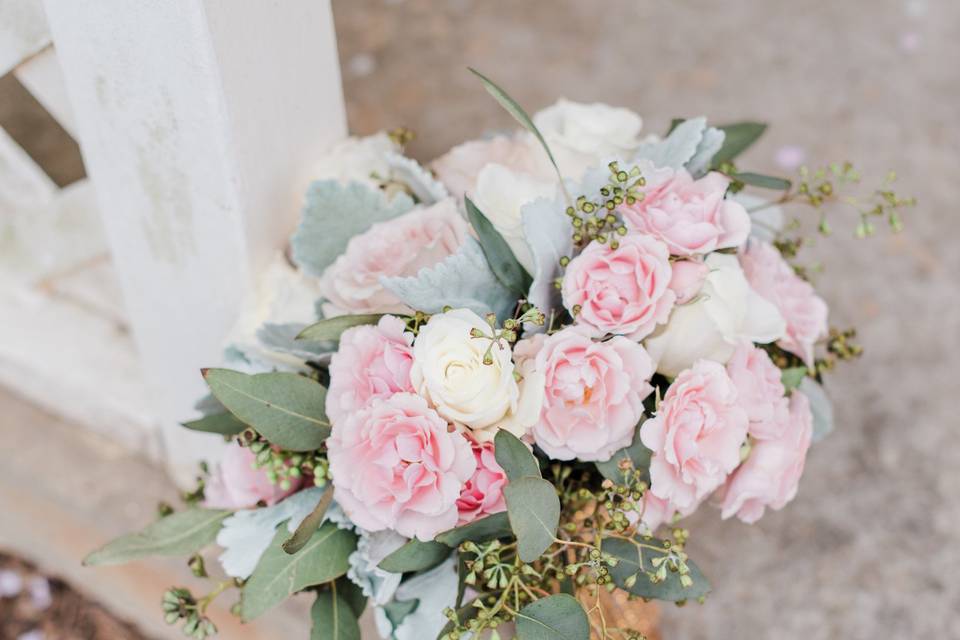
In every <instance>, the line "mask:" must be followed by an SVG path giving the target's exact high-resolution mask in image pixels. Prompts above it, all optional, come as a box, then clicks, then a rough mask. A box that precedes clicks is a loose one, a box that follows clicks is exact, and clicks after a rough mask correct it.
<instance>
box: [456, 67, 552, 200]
mask: <svg viewBox="0 0 960 640" xmlns="http://www.w3.org/2000/svg"><path fill="white" fill-rule="evenodd" d="M468 69H469V70H470V73H472V74H473V75H475V76H477V77H478V78H480V82H482V83H483V87H484V88H485V89H486V90H487V93H489V94H490V95H491V96H493V99H494V100H496V101H497V102H499V103H500V106H501V107H503V108H504V109H506V111H507V113H509V114H510V115H511V116H513V118H514V119H515V120H516V121H517V122H519V123H520V124H521V126H523V128H524V129H526V130H527V131H529V132H530V133H532V134H533V135H534V136H535V137H536V138H537V140H539V141H540V144H541V146H543V150H544V151H546V152H547V157H548V158H550V163H551V164H552V165H553V168H554V169H556V171H557V178H559V179H560V184H563V176H562V175H561V174H560V167H558V166H557V161H556V160H554V158H553V153H552V152H551V151H550V147H549V146H548V145H547V141H546V140H544V138H543V135H542V134H541V133H540V130H539V129H537V125H535V124H533V120H532V119H531V118H530V116H528V115H527V112H526V111H524V110H523V107H521V106H520V105H519V104H518V103H517V101H516V100H514V99H513V98H511V97H510V96H509V95H508V94H507V92H506V91H504V90H503V89H501V88H500V87H499V86H497V85H496V83H494V82H493V80H491V79H490V78H488V77H486V76H485V75H483V74H482V73H480V72H479V71H477V70H476V69H473V68H471V67H468Z"/></svg>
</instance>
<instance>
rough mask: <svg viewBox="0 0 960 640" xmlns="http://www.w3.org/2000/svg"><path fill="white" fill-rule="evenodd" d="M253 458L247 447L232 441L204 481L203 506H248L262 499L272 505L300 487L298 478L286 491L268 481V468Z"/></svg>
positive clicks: (230, 507) (233, 507) (210, 507)
mask: <svg viewBox="0 0 960 640" xmlns="http://www.w3.org/2000/svg"><path fill="white" fill-rule="evenodd" d="M256 458H257V457H256V456H255V455H254V454H253V452H252V451H250V449H248V448H247V447H241V446H240V445H239V444H237V443H236V442H233V443H231V444H230V446H228V447H227V449H226V450H225V451H224V452H223V457H222V458H221V459H220V464H219V465H217V469H216V471H215V472H214V473H212V474H210V477H209V478H208V480H207V484H206V487H205V488H204V501H203V505H204V506H205V507H207V508H209V509H249V508H251V507H255V506H257V504H259V503H261V502H263V503H264V504H266V505H272V504H276V503H277V502H280V501H281V500H283V499H284V498H286V497H287V496H288V495H290V494H291V493H293V492H294V491H296V490H297V489H299V488H300V479H299V478H293V479H292V480H293V482H291V485H290V488H289V489H286V490H284V489H281V488H280V485H279V484H278V483H272V482H270V480H269V478H267V470H266V469H258V468H256V467H255V466H254V463H255V462H256Z"/></svg>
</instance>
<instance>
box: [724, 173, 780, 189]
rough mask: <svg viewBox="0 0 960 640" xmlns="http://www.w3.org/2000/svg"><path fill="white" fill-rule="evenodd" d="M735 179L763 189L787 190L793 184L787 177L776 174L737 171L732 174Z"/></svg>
mask: <svg viewBox="0 0 960 640" xmlns="http://www.w3.org/2000/svg"><path fill="white" fill-rule="evenodd" d="M730 177H731V178H733V179H734V180H739V181H740V182H742V183H743V184H748V185H750V186H751V187H759V188H761V189H773V190H775V191H786V190H787V189H789V188H790V185H791V184H792V183H791V182H790V181H789V180H787V179H786V178H777V177H776V176H766V175H763V174H762V173H750V172H744V173H735V174H733V175H732V176H730Z"/></svg>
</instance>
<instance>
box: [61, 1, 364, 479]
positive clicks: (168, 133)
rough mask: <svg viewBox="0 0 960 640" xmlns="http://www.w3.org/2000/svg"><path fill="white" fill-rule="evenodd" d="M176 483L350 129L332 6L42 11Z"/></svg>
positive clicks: (72, 4) (109, 6)
mask: <svg viewBox="0 0 960 640" xmlns="http://www.w3.org/2000/svg"><path fill="white" fill-rule="evenodd" d="M45 6H46V10H47V15H48V18H49V21H50V27H51V31H52V33H53V37H54V40H55V41H56V43H57V51H58V55H59V56H60V61H61V64H62V67H63V71H64V76H65V78H66V84H67V91H68V93H69V95H70V101H71V104H72V105H73V107H74V115H75V118H76V130H77V133H78V139H79V141H80V144H81V148H82V150H83V154H84V160H85V164H86V167H87V172H88V175H89V176H90V177H91V179H92V180H93V184H94V186H95V187H96V190H97V196H98V201H99V208H100V210H101V212H102V216H103V220H104V226H105V229H106V234H107V238H108V242H109V244H110V247H111V249H112V253H113V259H114V262H115V264H116V266H117V269H118V274H119V277H120V282H121V287H122V289H123V292H124V297H125V299H126V304H127V309H128V316H129V319H130V321H131V325H132V327H133V331H134V336H135V339H136V343H137V345H138V348H139V351H140V353H141V354H142V367H143V371H144V372H145V377H146V379H147V384H148V385H149V388H150V390H151V399H152V400H153V408H154V409H155V411H156V412H157V415H158V416H159V417H160V419H161V421H162V423H163V425H164V442H165V445H166V447H167V449H168V451H169V452H170V453H171V462H172V463H173V466H172V469H171V470H172V471H173V472H174V475H175V477H178V478H180V479H182V480H183V479H186V480H189V479H190V478H191V476H192V475H193V472H194V470H195V466H194V459H196V458H198V457H208V455H209V453H210V451H211V450H210V447H211V444H212V443H213V441H212V439H210V438H209V437H203V436H198V435H197V434H192V433H189V432H187V431H186V430H184V429H182V428H180V427H178V426H177V424H176V423H177V422H178V421H180V420H183V419H184V418H187V417H189V415H190V413H191V407H192V404H193V402H194V400H195V399H196V398H197V397H199V396H200V395H201V394H202V393H203V392H204V385H203V382H202V380H201V379H200V376H199V369H200V367H202V366H209V365H211V364H215V363H216V362H218V360H219V358H220V355H221V350H222V347H223V340H224V337H225V336H226V335H227V334H228V333H229V331H230V329H231V327H232V325H233V324H234V322H235V321H236V319H237V317H238V316H239V315H240V311H241V309H242V307H243V305H244V301H245V298H247V296H248V294H249V293H250V292H251V289H252V283H253V281H254V279H255V278H254V276H255V274H256V273H257V272H258V271H259V270H260V269H261V268H262V267H263V266H264V265H265V264H266V262H267V261H268V259H269V257H270V256H271V255H272V254H273V253H274V252H275V251H276V249H277V248H279V247H281V246H282V245H283V244H284V242H285V241H286V238H287V236H288V234H289V233H290V231H291V230H292V228H293V226H294V224H295V222H296V219H297V210H298V206H299V202H300V199H301V197H302V189H303V187H304V183H305V181H306V180H305V178H306V176H305V175H304V174H303V170H304V168H306V167H308V166H309V165H310V164H311V163H312V162H313V161H315V159H316V158H317V157H319V156H320V154H322V153H323V150H324V149H326V148H327V147H328V146H329V145H330V144H331V143H332V142H334V141H336V140H338V139H340V138H342V137H343V136H344V135H345V133H346V124H345V122H346V121H345V115H344V108H343V99H342V91H341V87H340V77H339V65H338V63H337V52H336V42H335V40H334V34H333V23H332V15H331V11H330V3H329V0H284V1H283V2H244V3H236V2H230V1H228V0H164V2H148V1H146V0H136V1H134V0H97V2H83V3H80V2H76V1H75V0H46V5H45Z"/></svg>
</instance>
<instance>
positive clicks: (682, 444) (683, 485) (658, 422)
mask: <svg viewBox="0 0 960 640" xmlns="http://www.w3.org/2000/svg"><path fill="white" fill-rule="evenodd" d="M747 425H748V418H747V412H746V411H744V409H743V408H742V407H741V406H740V405H739V403H738V402H737V389H736V387H735V386H734V384H733V381H732V380H731V379H730V376H728V375H727V371H726V369H724V367H723V365H721V364H719V363H717V362H713V361H712V360H699V361H697V362H696V363H694V365H693V367H691V368H690V369H686V370H684V371H682V372H681V373H680V375H678V376H677V377H676V379H675V380H674V381H673V384H671V385H670V387H669V388H668V389H667V392H666V394H665V395H664V397H663V401H662V402H661V404H660V407H659V409H658V410H657V413H656V415H655V416H654V417H653V418H651V419H649V420H647V421H646V422H644V423H643V425H642V426H641V428H640V438H641V440H642V441H643V444H644V445H645V446H646V447H647V448H648V449H650V450H651V451H653V459H652V460H651V462H650V491H652V492H653V494H654V495H655V496H657V497H658V498H661V499H662V500H667V501H669V502H670V503H672V504H673V505H675V506H676V508H677V509H680V510H685V509H689V508H690V507H691V506H693V505H695V504H696V503H697V502H699V501H700V500H702V499H704V498H705V497H706V496H707V495H709V494H710V493H711V492H712V491H713V490H714V489H716V488H717V487H719V486H720V485H722V484H723V482H724V481H725V480H726V479H727V476H728V475H729V474H730V473H731V472H732V471H733V470H734V469H736V468H737V465H738V464H739V463H740V447H741V445H742V444H743V442H744V440H745V439H746V437H747Z"/></svg>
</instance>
